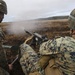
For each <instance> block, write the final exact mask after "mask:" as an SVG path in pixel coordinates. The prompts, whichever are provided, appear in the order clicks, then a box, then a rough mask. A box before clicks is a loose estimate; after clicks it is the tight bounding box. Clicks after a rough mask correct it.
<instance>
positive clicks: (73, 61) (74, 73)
mask: <svg viewBox="0 0 75 75" xmlns="http://www.w3.org/2000/svg"><path fill="white" fill-rule="evenodd" d="M39 51H40V54H41V55H54V56H55V58H58V60H56V61H55V64H54V65H58V66H59V68H60V71H62V72H63V75H75V39H73V38H71V37H67V36H66V37H60V38H57V39H53V40H48V41H47V42H44V43H43V44H41V46H40V50H39Z"/></svg>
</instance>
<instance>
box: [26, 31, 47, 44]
mask: <svg viewBox="0 0 75 75" xmlns="http://www.w3.org/2000/svg"><path fill="white" fill-rule="evenodd" d="M25 32H26V33H27V34H29V35H32V36H33V39H32V40H33V43H34V42H36V43H37V44H38V45H40V44H41V43H42V42H45V41H47V40H48V38H47V36H46V35H40V34H38V33H35V32H34V33H31V32H29V31H25Z"/></svg>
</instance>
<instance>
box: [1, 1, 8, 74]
mask: <svg viewBox="0 0 75 75" xmlns="http://www.w3.org/2000/svg"><path fill="white" fill-rule="evenodd" d="M4 14H7V5H6V3H5V2H4V1H3V0H0V23H1V22H2V20H3V18H4ZM3 39H4V32H3V31H2V29H1V27H0V75H9V73H8V72H7V71H8V64H7V60H6V55H5V51H4V49H3V48H2V40H3ZM6 70H7V71H6Z"/></svg>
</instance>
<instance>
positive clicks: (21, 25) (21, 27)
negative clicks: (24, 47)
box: [7, 21, 39, 34]
mask: <svg viewBox="0 0 75 75" xmlns="http://www.w3.org/2000/svg"><path fill="white" fill-rule="evenodd" d="M38 28H39V27H38V26H37V22H35V21H25V22H12V23H11V24H10V25H9V26H8V28H7V31H8V33H9V34H24V33H25V31H33V30H37V29H38Z"/></svg>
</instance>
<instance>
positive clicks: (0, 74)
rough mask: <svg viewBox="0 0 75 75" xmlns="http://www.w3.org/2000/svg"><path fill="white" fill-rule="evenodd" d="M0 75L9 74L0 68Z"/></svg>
mask: <svg viewBox="0 0 75 75" xmlns="http://www.w3.org/2000/svg"><path fill="white" fill-rule="evenodd" d="M0 75H9V73H8V72H7V71H5V70H4V69H2V68H1V67H0Z"/></svg>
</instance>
